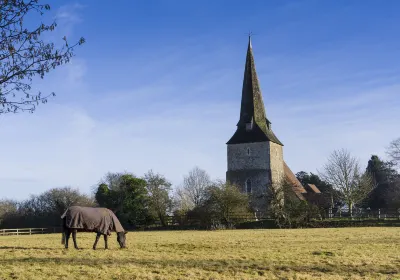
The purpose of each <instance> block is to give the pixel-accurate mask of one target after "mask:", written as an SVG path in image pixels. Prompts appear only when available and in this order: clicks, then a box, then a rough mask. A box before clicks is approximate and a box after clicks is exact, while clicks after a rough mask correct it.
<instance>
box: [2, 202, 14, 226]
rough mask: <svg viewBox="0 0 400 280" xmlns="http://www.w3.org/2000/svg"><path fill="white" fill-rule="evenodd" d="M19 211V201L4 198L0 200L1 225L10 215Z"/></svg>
mask: <svg viewBox="0 0 400 280" xmlns="http://www.w3.org/2000/svg"><path fill="white" fill-rule="evenodd" d="M17 211H18V201H15V200H10V199H3V200H0V225H2V223H3V220H4V219H7V217H8V216H9V215H14V214H16V213H17Z"/></svg>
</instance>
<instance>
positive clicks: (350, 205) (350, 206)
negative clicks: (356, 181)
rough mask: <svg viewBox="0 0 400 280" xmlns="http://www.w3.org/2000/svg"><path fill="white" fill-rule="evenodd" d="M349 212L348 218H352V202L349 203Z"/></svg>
mask: <svg viewBox="0 0 400 280" xmlns="http://www.w3.org/2000/svg"><path fill="white" fill-rule="evenodd" d="M349 211H350V217H351V218H353V202H352V201H350V202H349Z"/></svg>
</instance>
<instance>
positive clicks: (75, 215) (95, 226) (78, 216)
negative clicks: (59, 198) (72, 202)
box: [61, 206, 124, 235]
mask: <svg viewBox="0 0 400 280" xmlns="http://www.w3.org/2000/svg"><path fill="white" fill-rule="evenodd" d="M64 218H65V224H66V226H67V227H68V228H74V229H81V230H84V231H92V232H100V233H102V234H107V235H110V234H111V232H112V231H115V232H123V231H124V229H123V227H122V225H121V223H120V222H119V220H118V218H117V216H115V214H114V213H113V212H112V211H111V210H110V209H107V208H95V207H82V206H71V207H69V208H68V209H67V210H66V211H65V212H64V214H63V215H62V216H61V219H64Z"/></svg>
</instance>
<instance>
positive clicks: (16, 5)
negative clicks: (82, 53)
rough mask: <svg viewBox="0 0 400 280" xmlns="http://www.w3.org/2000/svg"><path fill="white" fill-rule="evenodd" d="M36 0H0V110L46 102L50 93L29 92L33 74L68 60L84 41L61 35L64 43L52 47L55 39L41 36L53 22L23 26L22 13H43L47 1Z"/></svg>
mask: <svg viewBox="0 0 400 280" xmlns="http://www.w3.org/2000/svg"><path fill="white" fill-rule="evenodd" d="M39 2H40V1H39V0H30V1H24V0H12V1H11V0H3V1H0V27H1V30H0V114H5V113H17V112H25V111H27V112H31V113H32V112H33V111H34V110H35V109H36V106H37V105H39V102H40V103H47V100H48V97H50V96H54V95H55V94H54V93H50V94H48V95H46V96H43V95H42V93H41V92H38V93H32V92H31V85H32V80H33V77H35V76H40V78H42V79H43V77H44V75H45V74H46V73H48V72H50V71H51V70H52V69H55V68H56V67H58V66H60V65H62V64H65V63H68V62H69V61H70V59H71V57H72V56H73V51H74V48H75V47H76V46H77V45H81V44H83V43H84V41H85V40H84V39H83V38H81V39H80V40H79V41H78V42H77V43H75V44H73V45H69V44H68V41H67V38H66V37H65V36H64V38H62V39H63V40H64V45H63V46H62V47H61V48H60V49H55V47H54V43H45V42H44V41H43V40H42V39H40V36H41V35H43V34H44V33H46V32H52V31H54V29H55V28H56V27H57V24H56V22H53V23H51V24H50V25H46V24H43V23H40V24H39V25H38V26H37V27H36V28H33V29H30V28H29V29H28V28H27V27H25V21H26V20H25V17H26V16H33V14H32V13H35V12H36V13H38V14H39V16H42V15H43V14H44V13H45V12H46V11H48V10H50V5H48V4H39Z"/></svg>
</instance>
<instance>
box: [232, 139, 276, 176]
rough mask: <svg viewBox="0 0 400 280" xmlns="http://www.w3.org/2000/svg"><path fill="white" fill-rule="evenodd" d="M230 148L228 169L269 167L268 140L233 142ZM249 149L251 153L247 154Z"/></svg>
mask: <svg viewBox="0 0 400 280" xmlns="http://www.w3.org/2000/svg"><path fill="white" fill-rule="evenodd" d="M227 149H228V171H230V170H243V169H269V151H270V145H269V143H268V142H257V143H245V144H231V145H228V146H227ZM248 149H249V151H250V155H248V154H247V150H248Z"/></svg>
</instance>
